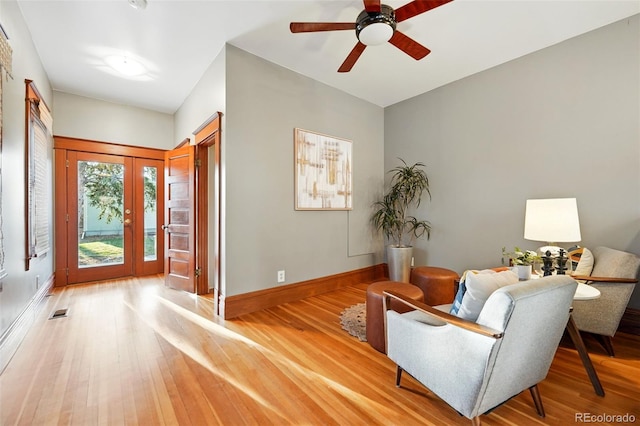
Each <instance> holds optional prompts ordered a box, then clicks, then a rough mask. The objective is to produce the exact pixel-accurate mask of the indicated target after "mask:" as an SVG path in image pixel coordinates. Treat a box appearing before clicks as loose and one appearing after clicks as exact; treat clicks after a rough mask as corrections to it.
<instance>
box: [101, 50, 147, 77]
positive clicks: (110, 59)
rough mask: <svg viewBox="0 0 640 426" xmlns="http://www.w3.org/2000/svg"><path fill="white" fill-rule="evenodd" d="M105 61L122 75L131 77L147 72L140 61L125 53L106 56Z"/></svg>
mask: <svg viewBox="0 0 640 426" xmlns="http://www.w3.org/2000/svg"><path fill="white" fill-rule="evenodd" d="M105 62H106V63H107V65H109V66H110V67H111V68H113V69H114V70H116V71H118V72H119V73H120V74H122V75H126V76H129V77H133V76H137V75H142V74H144V73H146V72H147V70H146V68H145V67H144V65H142V64H141V63H140V62H138V61H136V60H135V59H132V58H130V57H128V56H123V55H112V56H107V57H106V58H105Z"/></svg>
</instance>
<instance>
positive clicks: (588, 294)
mask: <svg viewBox="0 0 640 426" xmlns="http://www.w3.org/2000/svg"><path fill="white" fill-rule="evenodd" d="M598 297H600V290H598V289H597V288H595V287H591V286H590V285H587V284H582V283H578V288H577V289H576V293H575V295H574V296H573V300H593V299H597V298H598ZM566 329H567V332H568V333H569V337H571V341H572V342H573V345H574V346H575V347H576V350H577V351H578V354H579V355H580V359H581V360H582V365H584V369H585V370H587V375H588V376H589V380H591V384H592V385H593V389H594V390H595V391H596V395H598V396H604V389H603V388H602V384H601V383H600V378H599V377H598V373H596V369H595V367H594V366H593V362H592V361H591V358H590V357H589V353H588V352H587V347H586V346H585V345H584V341H583V340H582V336H581V335H580V331H579V330H578V326H577V325H576V322H575V321H574V320H573V315H572V314H569V322H568V323H567V328H566Z"/></svg>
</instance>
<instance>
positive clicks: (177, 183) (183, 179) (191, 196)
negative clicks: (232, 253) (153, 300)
mask: <svg viewBox="0 0 640 426" xmlns="http://www.w3.org/2000/svg"><path fill="white" fill-rule="evenodd" d="M164 178H165V181H164V182H165V191H164V195H165V218H164V226H163V229H164V231H165V265H164V274H165V285H166V286H167V287H170V288H173V289H176V290H184V291H188V292H190V293H195V292H196V280H195V278H196V252H195V246H196V244H195V242H196V241H195V224H196V218H195V213H196V212H195V198H196V194H195V146H193V145H185V146H183V147H180V148H177V149H174V150H172V151H168V152H167V153H166V154H165V177H164Z"/></svg>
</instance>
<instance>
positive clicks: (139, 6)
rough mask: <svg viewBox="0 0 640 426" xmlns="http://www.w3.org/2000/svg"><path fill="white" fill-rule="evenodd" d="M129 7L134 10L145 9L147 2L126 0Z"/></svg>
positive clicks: (145, 0) (144, 0)
mask: <svg viewBox="0 0 640 426" xmlns="http://www.w3.org/2000/svg"><path fill="white" fill-rule="evenodd" d="M127 1H128V2H129V5H130V6H131V7H132V8H134V9H145V8H146V7H147V0H127Z"/></svg>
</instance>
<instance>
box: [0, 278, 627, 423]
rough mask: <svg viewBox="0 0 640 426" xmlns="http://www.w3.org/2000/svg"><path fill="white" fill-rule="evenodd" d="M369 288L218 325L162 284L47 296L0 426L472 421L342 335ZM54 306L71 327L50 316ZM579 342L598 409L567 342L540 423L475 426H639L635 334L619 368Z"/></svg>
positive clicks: (207, 303) (527, 405)
mask: <svg viewBox="0 0 640 426" xmlns="http://www.w3.org/2000/svg"><path fill="white" fill-rule="evenodd" d="M365 289H366V285H364V284H362V285H358V286H355V287H348V288H345V289H341V290H339V291H335V292H332V293H328V294H325V295H321V296H316V297H312V298H309V299H306V300H303V301H300V302H296V303H290V304H286V305H282V306H279V307H275V308H272V309H268V310H264V311H261V312H257V313H254V314H249V315H245V316H243V317H240V318H239V319H236V320H229V321H226V322H225V321H224V320H222V319H220V318H217V317H215V316H214V315H213V314H212V308H213V304H212V302H211V300H210V299H207V298H202V297H195V296H192V295H188V294H186V293H181V292H177V291H172V290H168V289H165V288H164V287H163V285H162V281H161V279H160V278H159V277H152V278H145V279H126V280H119V281H112V282H109V283H103V284H93V285H77V286H69V287H66V288H65V289H64V290H60V291H55V292H54V294H53V295H52V296H51V297H48V298H47V299H46V305H45V307H44V309H43V312H42V314H41V315H40V317H39V318H38V319H37V321H36V324H35V326H34V327H33V328H32V329H31V331H30V333H29V334H28V335H27V337H26V338H25V341H24V342H23V343H22V345H21V347H20V348H19V349H18V352H17V354H16V355H15V356H14V358H13V360H12V361H11V362H10V364H9V366H8V367H7V368H6V370H5V371H4V373H3V374H2V375H1V376H0V424H1V425H5V426H6V425H56V424H73V425H94V424H96V425H97V424H100V425H122V424H130V425H136V424H140V425H163V424H180V425H191V424H193V425H208V424H224V425H258V424H259V425H268V424H277V425H283V424H296V425H318V424H323V425H325V424H326V425H332V424H336V425H365V424H366V425H373V424H386V425H445V424H446V425H448V424H462V425H467V424H470V422H469V421H468V420H467V419H466V418H464V417H460V416H459V415H458V414H457V413H456V412H455V411H454V410H453V409H451V408H450V407H449V406H447V405H446V404H445V403H444V402H442V401H441V400H440V399H439V398H438V397H436V396H435V395H433V394H432V393H430V392H429V391H428V390H426V389H425V388H423V387H422V386H420V385H419V384H418V383H417V382H415V381H414V380H413V379H412V378H410V377H409V376H407V375H405V376H403V382H402V383H403V386H402V387H401V388H399V389H398V388H396V387H395V385H394V382H395V365H394V364H393V363H392V362H391V361H390V360H389V359H388V358H386V357H385V356H384V355H383V354H380V353H378V352H376V351H375V350H373V349H372V348H371V347H370V346H369V345H368V344H367V343H362V342H359V341H358V340H357V339H356V338H353V337H351V336H349V335H348V334H347V333H346V332H345V331H343V330H342V329H341V328H340V323H339V314H340V312H341V311H342V310H343V309H344V308H346V307H348V306H350V305H353V304H356V303H361V302H364V299H365ZM60 308H68V309H69V311H68V317H66V318H59V319H54V320H48V319H47V318H48V317H49V315H50V314H51V313H52V312H54V311H55V310H56V309H60ZM586 343H587V346H588V347H589V349H590V351H591V353H592V359H593V361H594V364H595V365H596V369H597V371H598V373H599V374H600V378H601V380H602V383H603V385H604V388H605V391H606V396H605V397H604V398H601V397H598V396H597V395H596V394H595V393H594V391H593V388H592V387H591V384H590V382H589V381H588V378H587V376H586V373H585V371H584V369H583V368H582V364H581V363H580V360H579V358H578V355H577V353H576V352H575V350H574V349H573V348H572V347H571V346H570V345H569V344H563V345H561V347H560V348H559V350H558V353H557V355H556V357H555V360H554V362H553V365H552V367H551V371H550V373H549V376H548V377H547V379H546V380H545V381H543V382H542V383H541V384H540V385H539V388H540V391H541V394H542V398H543V402H544V406H545V409H546V413H547V416H546V418H544V419H540V418H539V417H537V416H536V414H535V409H534V408H533V403H532V401H531V397H530V395H529V393H528V392H524V393H522V394H520V395H519V396H517V397H515V398H513V399H511V400H510V401H508V402H507V403H506V404H504V405H502V406H500V407H498V408H497V409H495V410H494V411H493V412H492V413H490V414H487V415H484V416H482V421H483V424H486V425H525V424H548V425H566V424H573V423H575V420H576V413H590V414H592V415H602V414H607V415H624V414H627V413H629V414H632V415H635V418H636V422H638V421H640V374H639V373H640V344H639V343H640V337H639V336H633V335H628V334H619V335H618V336H616V338H615V339H614V345H615V348H616V350H617V357H616V358H609V357H608V356H606V355H605V353H604V351H603V350H602V349H600V348H599V347H598V346H597V344H596V343H595V341H592V340H589V339H586ZM507 374H508V373H507ZM611 423H612V424H614V422H611ZM600 424H602V423H600Z"/></svg>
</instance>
